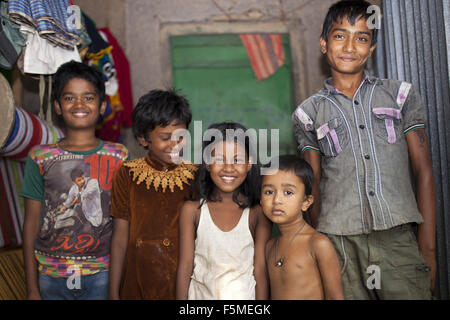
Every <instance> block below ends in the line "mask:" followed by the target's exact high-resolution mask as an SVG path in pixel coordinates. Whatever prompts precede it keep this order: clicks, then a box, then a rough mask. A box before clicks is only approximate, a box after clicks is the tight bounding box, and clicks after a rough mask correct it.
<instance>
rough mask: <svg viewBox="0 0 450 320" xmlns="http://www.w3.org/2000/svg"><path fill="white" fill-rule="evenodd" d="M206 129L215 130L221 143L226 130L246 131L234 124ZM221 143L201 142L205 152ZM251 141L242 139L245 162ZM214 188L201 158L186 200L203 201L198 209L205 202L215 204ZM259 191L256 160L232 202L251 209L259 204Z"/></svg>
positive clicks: (224, 123)
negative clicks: (220, 138) (241, 198)
mask: <svg viewBox="0 0 450 320" xmlns="http://www.w3.org/2000/svg"><path fill="white" fill-rule="evenodd" d="M208 129H216V130H218V131H219V132H220V133H221V134H222V137H223V140H222V141H226V137H227V130H242V131H243V132H246V131H247V128H245V127H244V126H243V125H241V124H239V123H234V122H222V123H216V124H212V125H210V126H209V128H208ZM235 141H237V142H238V143H240V142H241V140H240V139H236V138H235ZM218 142H221V141H216V139H214V137H213V139H211V141H203V148H202V150H205V148H207V147H208V146H210V145H212V144H216V143H218ZM252 143H253V141H252V139H250V138H249V137H248V136H247V135H246V136H245V139H244V144H245V145H244V148H245V153H246V158H247V160H248V159H249V155H251V150H252V148H253V146H252V145H251V144H252ZM215 189H216V186H215V184H214V182H213V181H212V179H211V176H210V174H209V171H208V170H207V168H206V163H205V159H204V158H203V160H202V164H201V165H200V166H199V169H198V170H197V173H196V175H195V179H194V182H193V183H192V185H191V193H190V197H189V199H188V200H191V201H199V200H201V199H202V200H203V201H202V202H201V203H200V206H199V208H200V207H201V206H202V205H203V203H204V202H205V201H210V202H216V201H220V199H218V198H217V196H216V195H215ZM260 189H261V176H260V166H259V164H257V163H256V159H254V160H253V164H252V167H251V169H250V171H249V172H248V173H247V177H246V179H245V180H244V182H243V183H242V184H241V185H240V186H239V188H237V189H236V190H234V192H233V201H234V202H235V203H236V204H237V205H238V206H239V207H240V208H242V209H244V208H248V207H253V206H255V205H257V204H259V200H260ZM240 194H242V195H243V196H244V197H245V199H244V200H243V201H239V195H240Z"/></svg>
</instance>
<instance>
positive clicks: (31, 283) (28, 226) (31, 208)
mask: <svg viewBox="0 0 450 320" xmlns="http://www.w3.org/2000/svg"><path fill="white" fill-rule="evenodd" d="M41 208H42V202H40V201H36V200H32V199H28V198H25V221H24V224H23V260H24V264H25V276H26V286H27V299H29V300H35V299H41V295H40V293H39V286H38V269H37V262H36V258H35V256H34V241H35V240H36V237H37V235H38V233H39V230H40V219H41Z"/></svg>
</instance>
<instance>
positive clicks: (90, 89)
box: [20, 61, 128, 299]
mask: <svg viewBox="0 0 450 320" xmlns="http://www.w3.org/2000/svg"><path fill="white" fill-rule="evenodd" d="M53 86H54V93H53V97H52V100H53V103H54V107H55V111H56V113H57V114H58V115H60V116H62V118H63V120H64V123H65V127H66V128H65V129H66V130H65V131H66V132H65V133H66V137H65V138H64V139H62V140H60V141H59V142H57V143H56V144H50V145H39V146H35V147H33V148H32V150H31V151H30V153H29V155H28V159H27V164H26V169H25V178H24V182H23V185H22V191H21V194H20V195H21V196H22V197H24V198H25V223H24V230H23V234H24V237H23V252H24V262H25V273H26V279H27V298H28V299H41V298H42V299H106V298H107V297H108V270H109V253H110V243H111V235H112V224H111V217H110V215H109V205H110V200H111V187H112V178H113V175H114V173H115V171H116V168H118V167H119V166H120V165H121V164H122V162H123V161H124V160H126V159H127V158H128V150H127V149H126V148H125V147H124V146H123V145H121V144H118V143H110V142H105V141H102V140H99V139H97V138H96V137H95V125H96V123H97V119H98V117H99V115H101V114H103V112H104V111H105V106H106V102H105V85H104V81H103V78H102V75H101V74H100V73H99V72H98V71H96V70H95V69H93V68H91V67H89V66H87V65H85V64H82V63H77V62H73V61H71V62H68V63H66V64H63V65H62V66H61V67H60V68H59V69H58V71H57V72H56V74H55V77H54V85H53ZM41 222H42V223H41Z"/></svg>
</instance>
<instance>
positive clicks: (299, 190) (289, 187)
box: [261, 170, 313, 224]
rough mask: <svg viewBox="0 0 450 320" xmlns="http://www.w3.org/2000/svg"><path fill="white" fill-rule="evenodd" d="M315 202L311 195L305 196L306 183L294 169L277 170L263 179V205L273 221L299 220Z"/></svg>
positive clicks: (284, 222) (266, 213)
mask: <svg viewBox="0 0 450 320" xmlns="http://www.w3.org/2000/svg"><path fill="white" fill-rule="evenodd" d="M312 203H313V197H312V196H311V195H309V196H305V185H304V184H303V182H302V180H301V179H300V178H299V177H298V176H297V175H296V174H295V173H294V172H292V171H283V170H277V172H276V173H275V174H272V175H265V176H264V177H263V179H262V188H261V206H262V208H263V211H264V214H265V215H266V216H267V218H269V219H270V220H271V221H272V222H275V223H278V224H290V223H296V222H299V221H300V220H301V219H303V217H302V211H306V210H308V208H309V207H310V206H311V204H312Z"/></svg>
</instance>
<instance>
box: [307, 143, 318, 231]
mask: <svg viewBox="0 0 450 320" xmlns="http://www.w3.org/2000/svg"><path fill="white" fill-rule="evenodd" d="M304 158H305V160H306V161H307V162H308V163H309V165H310V166H311V167H312V169H313V171H314V184H313V188H312V195H313V196H314V203H313V204H312V205H311V207H310V208H309V213H310V217H311V224H312V226H313V227H314V228H317V224H318V222H319V214H320V188H319V187H320V178H321V174H322V168H321V157H320V154H319V153H317V152H315V151H312V150H306V151H305V153H304Z"/></svg>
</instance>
